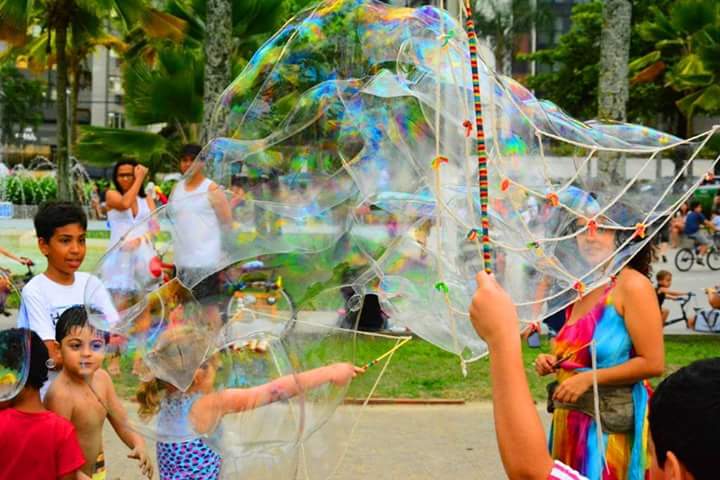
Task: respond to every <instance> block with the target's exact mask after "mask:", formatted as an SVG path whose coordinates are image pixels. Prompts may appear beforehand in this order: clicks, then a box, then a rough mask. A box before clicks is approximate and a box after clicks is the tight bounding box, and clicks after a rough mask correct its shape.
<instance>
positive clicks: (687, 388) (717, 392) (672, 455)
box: [649, 358, 720, 480]
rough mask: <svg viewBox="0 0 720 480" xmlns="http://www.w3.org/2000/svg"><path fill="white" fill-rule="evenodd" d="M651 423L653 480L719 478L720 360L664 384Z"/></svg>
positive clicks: (692, 368)
mask: <svg viewBox="0 0 720 480" xmlns="http://www.w3.org/2000/svg"><path fill="white" fill-rule="evenodd" d="M649 418H650V440H651V444H650V451H651V453H652V454H653V455H652V459H653V466H652V467H651V469H650V478H651V479H653V480H655V479H659V478H667V479H684V478H687V479H694V480H710V479H714V478H717V477H718V466H717V461H716V457H715V455H716V451H717V448H715V446H716V445H717V435H718V432H720V358H708V359H704V360H698V361H696V362H694V363H691V364H690V365H688V366H686V367H683V368H681V369H680V370H678V371H677V372H675V373H673V374H672V375H670V376H669V377H667V378H666V379H665V380H663V381H662V383H660V385H658V387H657V389H656V390H655V393H654V394H653V396H652V399H651V400H650V414H649Z"/></svg>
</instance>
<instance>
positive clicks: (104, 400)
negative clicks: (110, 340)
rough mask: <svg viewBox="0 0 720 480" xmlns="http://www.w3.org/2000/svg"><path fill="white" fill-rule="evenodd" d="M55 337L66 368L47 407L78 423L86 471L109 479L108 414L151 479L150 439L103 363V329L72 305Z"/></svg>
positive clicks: (97, 477)
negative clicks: (138, 428)
mask: <svg viewBox="0 0 720 480" xmlns="http://www.w3.org/2000/svg"><path fill="white" fill-rule="evenodd" d="M55 340H56V341H57V342H58V344H59V348H60V354H61V355H62V361H63V369H62V371H61V372H60V375H58V377H57V379H56V380H55V381H54V382H53V383H52V385H51V386H50V389H49V390H48V392H47V395H46V397H45V406H46V407H47V408H48V409H49V410H51V411H53V412H55V413H57V414H58V415H60V416H62V417H64V418H66V419H68V420H69V421H71V422H72V423H73V425H74V426H75V429H76V430H77V435H78V440H79V441H80V446H81V448H82V450H83V455H84V456H85V460H86V461H85V463H84V465H83V466H82V471H83V473H84V474H85V475H87V476H89V477H91V478H93V479H98V480H99V479H104V478H105V475H106V468H105V455H104V453H103V435H102V432H103V427H104V425H105V420H108V419H109V420H110V424H111V425H112V427H113V429H114V430H115V433H117V435H118V437H119V438H120V439H121V440H122V441H123V442H124V443H125V445H127V446H128V448H130V450H131V452H130V453H129V454H128V457H129V458H134V459H137V460H138V462H139V464H140V469H141V471H142V473H143V474H144V475H146V476H147V477H148V478H152V473H153V466H152V463H151V462H150V459H149V457H148V456H147V453H146V452H145V441H144V440H143V438H142V437H141V436H140V435H138V434H137V433H135V432H133V431H132V430H131V429H130V427H129V425H128V422H127V412H126V410H125V407H124V406H123V404H122V402H121V401H120V399H119V398H118V396H117V393H116V392H115V387H114V386H113V383H112V380H111V379H110V375H108V373H107V372H106V371H105V370H103V369H102V368H100V367H101V366H102V363H103V359H104V356H105V340H104V336H103V332H101V331H99V330H97V329H95V328H94V327H93V326H92V325H91V324H90V323H89V322H88V314H87V311H86V310H85V308H84V307H82V306H76V307H71V308H68V309H67V310H65V311H64V312H63V313H62V315H60V319H59V320H58V323H57V327H56V329H55Z"/></svg>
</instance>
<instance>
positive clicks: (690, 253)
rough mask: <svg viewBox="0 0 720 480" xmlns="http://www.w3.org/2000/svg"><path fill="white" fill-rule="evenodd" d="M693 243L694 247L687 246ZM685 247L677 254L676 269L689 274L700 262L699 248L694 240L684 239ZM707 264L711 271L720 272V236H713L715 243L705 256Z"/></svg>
mask: <svg viewBox="0 0 720 480" xmlns="http://www.w3.org/2000/svg"><path fill="white" fill-rule="evenodd" d="M687 241H691V242H692V245H691V246H690V245H687V243H686V242H687ZM683 243H684V244H685V245H684V246H681V248H680V250H678V251H677V253H676V254H675V268H677V269H678V270H679V271H681V272H687V271H688V270H690V269H691V268H692V266H693V265H694V264H695V263H696V262H697V261H698V260H699V258H700V257H699V246H698V244H697V242H696V241H695V240H693V239H690V238H686V239H683ZM705 264H706V265H707V266H708V268H709V269H710V270H713V271H715V270H720V235H718V234H717V233H716V234H715V235H713V243H712V245H710V248H709V249H708V251H707V254H705Z"/></svg>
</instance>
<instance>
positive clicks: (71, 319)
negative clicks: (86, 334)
mask: <svg viewBox="0 0 720 480" xmlns="http://www.w3.org/2000/svg"><path fill="white" fill-rule="evenodd" d="M85 327H90V329H92V330H95V327H93V326H92V325H91V324H90V323H89V322H88V315H87V311H86V310H85V307H84V306H83V305H75V306H73V307H70V308H68V309H67V310H65V311H64V312H63V313H62V315H60V318H59V319H58V322H57V325H56V326H55V340H57V342H58V343H60V342H62V341H63V338H65V337H67V336H68V335H70V332H72V331H73V330H74V329H75V328H79V329H82V328H85Z"/></svg>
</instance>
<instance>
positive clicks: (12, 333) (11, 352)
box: [0, 328, 49, 390]
mask: <svg viewBox="0 0 720 480" xmlns="http://www.w3.org/2000/svg"><path fill="white" fill-rule="evenodd" d="M27 335H30V368H29V370H28V376H27V380H26V381H25V386H28V387H31V388H34V389H35V390H40V389H41V388H42V386H43V384H44V383H45V382H46V381H47V378H48V368H47V364H46V362H47V361H48V358H49V356H48V349H47V347H46V346H45V343H43V341H42V340H41V339H40V337H39V336H38V334H37V333H35V332H33V331H32V330H29V329H27V328H11V329H9V330H3V331H2V332H0V364H2V365H12V364H13V363H15V362H17V360H18V359H19V358H23V357H24V355H25V348H26V345H27Z"/></svg>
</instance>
